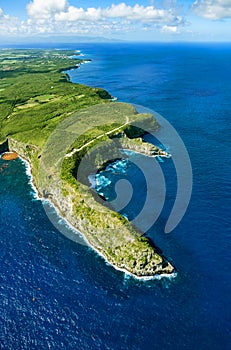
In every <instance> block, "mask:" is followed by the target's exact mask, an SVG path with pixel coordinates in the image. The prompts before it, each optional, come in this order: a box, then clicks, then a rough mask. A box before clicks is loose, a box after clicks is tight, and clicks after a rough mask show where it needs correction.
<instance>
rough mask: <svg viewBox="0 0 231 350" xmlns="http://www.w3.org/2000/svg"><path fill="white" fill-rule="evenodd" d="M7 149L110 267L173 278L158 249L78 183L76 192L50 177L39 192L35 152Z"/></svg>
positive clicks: (18, 145) (15, 146)
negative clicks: (26, 165)
mask: <svg viewBox="0 0 231 350" xmlns="http://www.w3.org/2000/svg"><path fill="white" fill-rule="evenodd" d="M8 145H9V149H10V150H11V151H13V152H17V153H18V154H20V155H21V156H22V157H23V158H24V159H26V160H27V161H28V162H29V164H30V166H31V167H32V174H33V176H34V177H33V183H34V184H35V186H36V188H37V190H38V193H39V195H40V196H41V197H43V198H46V199H48V200H49V201H50V202H51V203H52V204H53V205H54V207H55V208H56V209H57V211H58V213H59V214H60V215H61V216H62V217H64V218H65V219H66V220H67V221H68V222H69V223H70V224H71V225H72V226H74V227H75V228H76V229H77V230H78V231H79V232H81V233H82V234H83V236H84V238H85V239H86V241H87V242H88V244H89V245H90V246H91V247H92V248H93V249H94V250H96V251H97V252H98V253H99V254H100V255H101V256H102V257H104V259H106V261H107V262H108V263H109V264H111V265H112V266H114V267H115V268H116V269H119V270H121V271H123V272H126V273H128V274H131V275H133V276H134V277H137V278H142V279H149V278H153V277H156V276H161V275H163V276H172V275H173V274H174V271H175V270H174V267H173V266H172V265H171V264H170V263H169V262H168V261H167V260H166V258H165V257H164V256H163V255H162V254H161V253H160V252H159V249H157V248H156V247H155V246H154V245H152V244H150V241H149V240H148V239H147V238H145V237H144V236H142V233H141V232H139V231H138V230H137V229H136V228H135V227H133V226H132V225H131V224H130V223H129V222H128V221H127V220H126V219H124V218H123V217H122V216H121V215H119V214H117V213H115V212H113V211H112V210H110V209H109V208H107V207H106V206H105V205H103V204H104V203H103V201H102V202H101V203H100V202H99V201H98V200H97V201H96V200H95V199H94V198H93V196H92V193H91V191H90V189H89V188H87V187H86V186H84V185H82V184H79V183H78V189H77V188H76V187H75V186H71V185H70V184H67V183H65V182H64V181H62V180H61V179H60V177H56V178H54V177H53V178H52V181H49V182H47V184H46V186H45V189H44V188H41V187H40V186H39V183H38V179H37V175H36V173H37V170H36V166H35V162H34V159H37V158H38V149H36V148H35V147H33V146H30V145H25V144H23V143H22V142H18V141H16V140H14V139H9V141H8Z"/></svg>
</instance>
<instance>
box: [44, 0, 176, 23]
mask: <svg viewBox="0 0 231 350" xmlns="http://www.w3.org/2000/svg"><path fill="white" fill-rule="evenodd" d="M40 1H41V0H40ZM55 19H56V20H57V21H73V22H74V21H79V20H84V21H92V20H94V21H101V20H111V19H118V20H120V19H126V20H129V21H132V22H133V21H138V22H141V23H145V22H153V23H154V22H155V23H159V22H179V21H182V18H181V17H179V16H176V15H175V13H174V11H173V10H172V9H156V8H155V7H154V6H146V7H145V6H142V5H138V4H136V5H135V6H133V7H132V6H129V5H126V4H125V3H120V4H118V5H114V4H112V5H111V7H107V8H105V9H103V8H101V7H98V8H93V7H92V8H88V9H87V10H84V9H83V8H78V7H74V6H69V7H68V8H67V9H66V10H65V11H60V12H59V13H56V14H55Z"/></svg>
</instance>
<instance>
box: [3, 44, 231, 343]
mask: <svg viewBox="0 0 231 350" xmlns="http://www.w3.org/2000/svg"><path fill="white" fill-rule="evenodd" d="M30 46H31V45H30ZM57 46H58V45H56V47H57ZM46 47H47V46H46ZM60 47H61V48H70V49H76V50H81V53H82V55H83V56H82V58H84V59H91V60H92V61H91V62H89V63H86V64H83V65H81V67H80V68H79V69H77V70H72V71H70V72H69V75H70V77H71V80H72V81H73V82H75V83H81V84H86V85H90V86H94V87H102V88H104V89H106V90H107V91H108V92H110V93H111V94H112V95H113V96H115V97H117V98H118V101H121V102H128V103H133V104H137V105H141V106H144V107H146V108H148V109H151V110H153V111H156V112H157V113H159V114H160V115H162V116H163V117H164V118H165V119H167V120H168V121H169V123H170V124H171V125H172V126H173V127H174V128H175V130H176V131H177V133H178V134H179V136H180V137H181V139H182V140H183V142H184V145H185V147H186V148H187V151H188V154H189V157H190V160H191V165H192V171H193V190H192V196H191V201H190V203H189V206H188V209H187V212H186V214H185V215H184V217H183V218H182V220H181V221H180V223H179V225H178V226H177V227H176V228H175V229H174V230H173V231H172V232H170V233H165V232H164V228H165V224H166V222H167V220H168V217H169V214H170V211H171V208H172V207H173V204H174V200H175V197H176V191H177V179H176V173H175V170H174V164H173V161H172V160H171V159H164V161H163V162H161V163H160V166H161V169H162V171H163V174H164V178H165V181H166V196H165V203H164V207H163V210H162V212H161V214H160V215H159V217H158V220H157V221H156V222H155V224H154V225H153V226H152V227H151V228H149V230H148V232H147V235H148V236H149V237H150V238H151V239H152V240H153V241H154V242H155V244H156V245H157V246H158V247H159V248H160V249H161V250H162V251H163V253H164V255H165V256H166V257H167V258H168V260H169V261H170V262H171V263H172V264H173V265H174V266H175V267H176V270H177V276H176V277H175V278H162V279H160V280H158V279H155V280H151V281H140V280H136V279H134V278H131V277H129V276H126V275H124V274H123V273H122V272H120V271H117V270H115V269H114V268H113V267H111V266H110V265H108V264H107V263H105V261H104V260H103V259H102V258H101V257H100V256H99V255H97V253H96V252H94V251H93V250H92V249H91V248H90V247H87V246H86V245H82V244H77V243H75V242H74V241H73V240H71V239H68V237H66V236H64V235H63V234H61V233H60V232H59V230H57V229H56V228H55V227H54V226H53V225H52V223H51V222H50V220H49V218H48V217H47V215H46V212H45V211H44V206H43V203H42V202H41V201H40V200H37V199H36V196H35V193H34V191H33V189H32V188H31V185H30V181H29V178H28V175H27V172H26V167H25V163H23V162H22V160H21V159H18V160H16V161H12V162H5V161H3V160H0V199H1V200H0V247H1V254H0V259H1V263H0V348H1V349H7V350H10V349H14V350H17V349H30V350H31V349H55V350H57V349H81V350H82V349H83V350H85V349H110V350H117V349H118V350H119V349H120V350H121V349H124V350H125V349H128V350H147V349H155V348H157V349H161V350H162V349H163V350H178V349H179V350H181V349H187V350H191V349H192V350H194V349H197V350H203V349H206V350H207V349H211V350H218V349H219V350H226V349H227V350H228V349H230V348H231V342H230V336H229V334H230V333H229V331H230V315H231V310H230V295H231V288H230V287H231V286H230V255H231V253H230V252H231V247H230V214H229V209H230V196H229V194H230V149H229V137H230V111H231V96H230V80H231V71H230V61H231V48H230V46H229V45H228V44H212V43H211V44H183V43H182V44H167V43H166V44H142V43H136V44H135V43H134V44H128V43H113V44H109V43H107V44H105V43H100V44H93V43H92V44H82V43H81V44H76V45H74V44H71V45H60ZM147 138H148V136H147ZM164 146H165V147H166V149H167V150H168V151H169V152H170V153H171V142H169V144H166V145H164ZM136 156H137V155H136ZM133 157H134V155H133ZM138 157H139V156H138ZM140 157H141V156H140ZM115 168H116V169H115ZM125 177H126V179H127V180H129V181H130V183H131V184H132V187H133V189H134V190H135V191H134V196H133V197H134V198H133V199H132V201H131V203H129V205H127V206H126V207H125V208H124V209H123V211H122V212H123V214H124V215H126V216H127V217H128V218H129V219H133V218H134V217H135V216H136V215H137V213H138V212H140V210H141V209H142V205H143V203H144V202H145V197H146V195H147V193H146V191H145V190H143V189H144V188H145V186H144V185H143V183H144V180H145V179H144V178H143V174H142V172H140V169H138V168H137V167H136V166H135V165H134V162H133V159H132V156H131V157H130V158H129V159H128V160H127V161H124V162H120V163H119V162H117V164H116V165H115V166H114V168H113V167H109V168H107V169H105V170H104V171H103V172H101V173H100V174H99V175H98V182H99V184H100V189H99V191H100V192H101V193H103V194H104V195H105V196H106V197H107V198H109V199H113V198H114V197H115V186H114V185H115V183H116V181H118V180H121V179H124V178H125ZM49 210H50V211H52V209H49ZM53 215H55V213H53ZM64 224H65V223H64V222H63V221H62V220H60V225H64ZM69 231H70V232H69V233H70V237H71V236H72V235H73V231H72V230H71V229H69ZM67 236H68V234H67Z"/></svg>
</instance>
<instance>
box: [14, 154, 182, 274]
mask: <svg viewBox="0 0 231 350" xmlns="http://www.w3.org/2000/svg"><path fill="white" fill-rule="evenodd" d="M19 158H20V159H21V161H22V163H24V165H25V168H26V174H27V176H28V178H29V184H30V186H31V188H32V190H33V197H34V199H36V200H40V201H41V202H42V203H43V205H44V208H45V207H46V208H45V211H46V212H47V208H49V209H50V211H51V212H52V213H53V215H55V216H56V218H57V220H55V225H54V222H52V220H51V222H52V223H53V225H54V226H55V227H56V228H57V229H58V230H59V231H60V232H62V233H63V234H64V235H65V236H67V237H68V238H70V239H72V240H73V241H75V242H76V243H80V244H86V245H87V246H89V247H90V248H91V249H93V250H94V251H95V252H96V253H97V254H98V255H99V256H100V257H102V258H103V259H104V261H105V262H106V264H107V265H109V266H112V267H113V268H114V269H115V270H117V271H120V272H123V273H124V278H125V279H128V278H133V279H136V280H140V281H150V280H155V279H157V280H160V279H162V278H168V279H173V278H175V277H176V276H177V273H176V272H173V273H172V274H161V275H154V276H144V277H140V276H136V275H134V274H132V273H131V272H128V271H127V270H126V269H123V268H120V267H117V266H116V265H114V264H112V263H110V262H109V261H108V260H107V258H106V257H105V256H104V255H103V254H102V253H101V252H100V251H99V250H98V249H97V248H95V247H94V246H92V245H91V244H90V242H89V241H88V239H87V238H86V237H85V236H84V234H82V233H81V232H80V231H78V230H77V229H76V228H75V227H74V226H73V225H71V224H70V223H69V222H68V221H67V220H66V219H65V218H64V217H62V216H61V215H60V213H59V211H58V209H57V208H56V207H55V206H54V205H53V203H52V202H51V201H50V200H48V199H45V198H42V197H40V196H39V193H38V191H37V189H36V187H35V185H34V183H33V175H32V172H31V166H30V163H29V162H28V161H27V160H25V159H24V158H22V157H19ZM51 212H50V213H51ZM48 217H49V219H50V215H48ZM68 230H71V232H72V233H73V234H74V236H73V237H70V232H69V233H67V232H68Z"/></svg>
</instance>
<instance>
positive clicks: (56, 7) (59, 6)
mask: <svg viewBox="0 0 231 350" xmlns="http://www.w3.org/2000/svg"><path fill="white" fill-rule="evenodd" d="M67 6H68V4H67V0H58V1H57V0H33V1H32V2H30V3H29V4H28V5H27V13H28V16H29V17H31V18H50V17H52V16H54V15H55V14H56V13H59V12H61V11H65V9H66V8H67Z"/></svg>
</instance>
